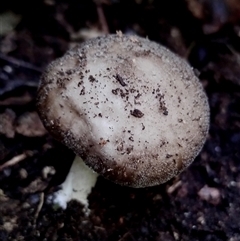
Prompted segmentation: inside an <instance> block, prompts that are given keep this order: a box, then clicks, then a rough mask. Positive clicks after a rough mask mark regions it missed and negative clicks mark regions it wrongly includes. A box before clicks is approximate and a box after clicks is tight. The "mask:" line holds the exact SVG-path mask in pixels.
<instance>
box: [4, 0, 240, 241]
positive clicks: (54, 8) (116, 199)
mask: <svg viewBox="0 0 240 241" xmlns="http://www.w3.org/2000/svg"><path fill="white" fill-rule="evenodd" d="M6 16H7V17H8V18H6ZM7 24H8V26H9V27H8V28H7V30H5V25H7ZM116 30H121V31H122V32H123V33H133V34H138V35H140V36H148V38H149V39H152V40H154V41H156V42H159V43H161V44H163V45H165V46H167V47H168V48H170V49H171V50H172V51H174V52H176V53H178V54H179V55H180V56H182V57H184V58H186V59H187V60H188V61H189V62H190V64H191V65H192V66H193V67H194V68H195V69H196V73H197V74H198V75H199V78H200V80H201V82H202V84H203V85H204V88H205V90H206V93H207V95H208V98H209V103H210V108H211V126H210V131H209V136H208V139H207V142H206V144H205V146H204V148H203V150H202V152H201V153H200V155H199V156H198V157H197V158H196V160H195V161H194V163H193V164H192V165H191V166H190V167H189V168H188V169H187V170H186V171H184V172H183V173H181V174H180V175H179V176H178V177H176V178H174V179H173V180H170V181H169V182H167V183H165V184H163V185H160V186H156V187H151V188H145V189H132V188H127V187H121V186H118V185H115V184H113V183H111V182H109V181H107V180H105V179H103V178H101V177H100V178H99V179H98V182H97V184H96V186H95V187H94V189H93V190H92V193H91V194H90V195H89V206H90V207H89V208H90V210H91V212H90V214H89V216H86V215H84V212H83V207H82V205H81V204H79V203H77V202H76V201H72V202H70V203H69V205H68V207H67V209H66V210H62V209H60V208H57V207H56V206H54V205H52V204H51V202H50V201H49V200H48V197H49V195H50V194H52V193H53V192H54V191H55V190H56V189H57V188H58V185H59V184H60V183H61V182H62V181H63V180H64V178H65V177H66V175H67V172H68V170H69V168H70V165H71V162H72V160H73V157H74V154H73V153H72V152H71V151H70V150H67V149H66V148H65V147H63V146H62V145H61V144H59V143H57V142H56V141H55V140H53V139H52V137H50V135H49V134H48V133H47V132H46V130H45V129H44V128H43V126H42V124H41V121H40V120H39V117H38V115H37V113H36V108H35V97H36V91H37V86H38V83H39V77H40V75H41V72H42V70H43V69H44V68H45V67H46V65H47V64H48V63H50V62H51V61H52V60H54V59H56V58H57V57H59V56H62V55H63V54H64V52H65V51H66V50H67V49H69V48H70V47H71V46H73V45H74V44H76V43H79V42H81V41H83V40H85V39H87V38H90V37H91V36H96V35H99V34H103V33H108V32H109V33H115V32H116ZM0 34H1V35H0V240H2V241H5V240H26V241H28V240H29V241H33V240H69V241H70V240H84V241H87V240H89V241H90V240H94V241H97V240H99V241H105V240H106V241H110V240H118V241H143V240H146V241H148V240H150V241H151V240H153V241H173V240H184V241H185V240H191V241H195V240H204V241H205V240H206V241H220V240H228V241H239V240H240V2H239V0H218V1H212V0H168V1H157V0H156V1H154V0H148V1H147V0H135V1H134V0H125V1H124V0H98V1H97V0H96V1H91V0H81V1H76V0H69V1H67V0H58V1H57V0H45V1H44V0H34V1H30V0H29V1H28V0H23V1H17V0H16V1H14V0H8V1H2V2H1V6H0Z"/></svg>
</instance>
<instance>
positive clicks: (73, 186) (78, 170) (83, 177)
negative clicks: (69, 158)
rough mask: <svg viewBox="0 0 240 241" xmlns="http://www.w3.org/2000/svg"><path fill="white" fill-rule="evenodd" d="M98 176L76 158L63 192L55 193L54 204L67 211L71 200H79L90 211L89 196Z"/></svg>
mask: <svg viewBox="0 0 240 241" xmlns="http://www.w3.org/2000/svg"><path fill="white" fill-rule="evenodd" d="M97 177H98V174H97V173H96V172H94V171H93V170H92V169H90V168H89V167H88V166H87V165H86V164H85V163H84V162H83V160H82V158H81V157H79V156H76V157H75V159H74V161H73V164H72V166H71V169H70V171H69V173H68V176H67V178H66V180H65V181H64V182H63V183H62V184H61V190H59V191H57V192H56V193H55V197H54V200H53V202H54V203H55V204H58V205H59V206H60V207H62V208H63V209H65V208H66V207H67V203H68V202H69V201H70V200H73V199H74V200H77V201H79V202H80V203H81V204H83V205H84V206H85V208H86V210H88V199H87V197H88V195H89V193H90V192H91V190H92V188H93V187H94V186H95V184H96V181H97Z"/></svg>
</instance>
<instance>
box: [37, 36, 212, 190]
mask: <svg viewBox="0 0 240 241" xmlns="http://www.w3.org/2000/svg"><path fill="white" fill-rule="evenodd" d="M37 106H38V109H39V113H40V116H41V118H42V120H43V123H44V125H45V127H46V128H47V129H48V131H49V132H50V133H51V134H52V135H53V136H54V137H55V138H56V139H58V140H60V141H61V142H63V143H64V144H65V145H66V146H68V147H69V148H71V149H72V150H73V151H74V152H75V153H76V154H77V155H79V156H81V157H82V158H83V160H84V161H85V163H86V164H87V165H88V166H89V167H90V168H92V169H93V170H94V171H96V172H97V173H99V174H100V175H102V176H104V177H106V178H107V179H109V180H112V181H113V182H116V183H119V184H121V185H127V186H132V187H146V186H153V185H157V184H160V183H163V182H166V181H167V180H169V179H170V178H172V177H173V176H175V175H177V174H178V173H179V172H181V171H182V170H183V169H185V168H186V167H187V166H188V165H189V164H190V163H191V162H192V161H193V160H194V158H195V157H196V155H197V154H198V153H199V151H200V150H201V148H202V146H203V144H204V142H205V140H206V136H207V133H208V128H209V106H208V101H207V97H206V95H205V93H204V90H203V87H202V85H201V83H200V82H199V80H198V79H197V77H196V76H195V75H194V72H193V70H192V69H191V67H189V65H188V64H187V63H186V62H185V61H184V60H183V59H181V58H180V57H178V56H176V55H175V54H173V53H172V52H170V51H169V50H167V49H166V48H164V47H162V46H160V45H159V44H157V43H154V42H151V41H149V40H148V39H144V38H140V37H137V36H124V35H121V34H119V35H109V36H105V37H99V38H96V39H91V40H89V41H86V42H85V43H83V44H81V45H79V46H77V47H75V48H74V49H72V50H70V51H68V52H67V53H66V54H65V55H64V56H63V57H62V58H60V59H58V60H56V61H54V62H53V63H51V64H50V65H49V66H48V68H47V70H46V71H45V73H44V74H43V76H42V78H41V84H40V88H39V91H38V100H37Z"/></svg>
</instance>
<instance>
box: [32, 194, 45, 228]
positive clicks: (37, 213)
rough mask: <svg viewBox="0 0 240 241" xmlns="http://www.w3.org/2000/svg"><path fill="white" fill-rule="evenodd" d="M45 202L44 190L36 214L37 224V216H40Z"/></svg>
mask: <svg viewBox="0 0 240 241" xmlns="http://www.w3.org/2000/svg"><path fill="white" fill-rule="evenodd" d="M43 203H44V192H41V193H40V197H39V204H38V206H37V210H36V212H35V214H34V224H36V221H37V218H38V216H39V213H40V211H41V210H42V206H43Z"/></svg>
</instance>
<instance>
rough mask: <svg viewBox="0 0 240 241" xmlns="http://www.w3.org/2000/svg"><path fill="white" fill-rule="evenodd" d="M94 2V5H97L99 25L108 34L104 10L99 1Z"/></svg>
mask: <svg viewBox="0 0 240 241" xmlns="http://www.w3.org/2000/svg"><path fill="white" fill-rule="evenodd" d="M95 3H96V6H97V13H98V19H99V22H100V25H101V29H102V31H103V32H104V33H105V34H108V33H109V28H108V24H107V20H106V17H105V15H104V11H103V8H102V4H101V1H99V0H96V1H95Z"/></svg>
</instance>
